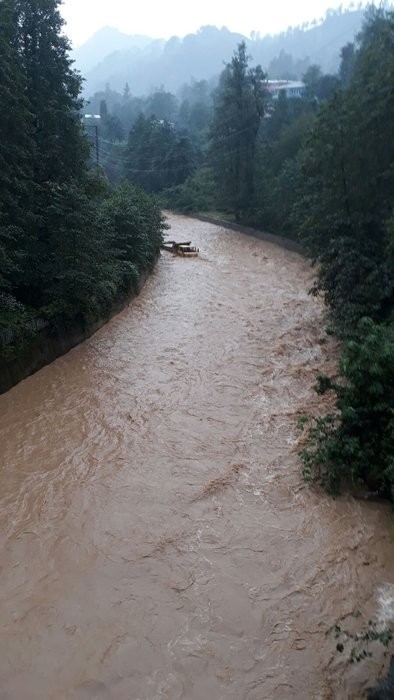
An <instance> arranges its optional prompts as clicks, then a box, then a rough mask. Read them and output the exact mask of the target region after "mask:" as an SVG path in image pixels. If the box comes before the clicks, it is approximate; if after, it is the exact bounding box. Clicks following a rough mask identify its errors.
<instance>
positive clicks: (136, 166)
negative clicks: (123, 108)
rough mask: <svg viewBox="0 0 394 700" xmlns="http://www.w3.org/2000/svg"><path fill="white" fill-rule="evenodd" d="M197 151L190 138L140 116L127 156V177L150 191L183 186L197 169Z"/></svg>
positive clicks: (131, 132) (125, 172)
mask: <svg viewBox="0 0 394 700" xmlns="http://www.w3.org/2000/svg"><path fill="white" fill-rule="evenodd" d="M194 157H195V156H194V149H193V146H192V144H191V142H190V140H189V139H188V137H187V136H184V135H180V134H179V133H177V131H176V130H175V128H174V126H173V125H172V124H171V123H170V122H168V121H166V120H164V121H161V120H158V119H156V117H153V116H151V117H148V118H146V117H144V115H143V114H140V116H139V117H138V119H137V121H136V122H135V124H134V126H133V127H132V129H131V131H130V134H129V140H128V144H127V148H126V152H125V156H124V174H125V176H126V177H127V178H128V179H129V180H130V181H131V182H134V183H135V184H137V185H140V186H141V187H143V188H144V189H145V190H146V191H147V192H159V191H160V190H162V189H163V188H165V187H172V186H175V185H178V184H181V183H182V182H184V181H185V180H186V178H187V177H188V176H189V175H190V174H191V172H192V171H193V169H194Z"/></svg>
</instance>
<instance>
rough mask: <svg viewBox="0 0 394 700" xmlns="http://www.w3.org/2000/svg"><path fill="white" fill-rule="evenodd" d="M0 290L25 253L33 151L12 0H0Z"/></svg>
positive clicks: (30, 117) (30, 119)
mask: <svg viewBox="0 0 394 700" xmlns="http://www.w3.org/2000/svg"><path fill="white" fill-rule="evenodd" d="M0 85H1V109H0V134H1V139H0V291H1V290H3V292H4V290H5V289H8V290H10V289H11V288H12V276H13V274H14V273H15V270H16V269H17V267H18V260H19V258H20V256H21V255H22V253H23V243H22V238H23V231H22V227H23V225H24V223H25V222H26V216H27V212H26V206H25V203H26V198H27V196H28V192H29V185H30V181H31V176H32V173H31V160H32V158H33V155H34V144H33V140H32V127H33V124H32V114H31V113H30V111H29V101H28V99H27V98H26V94H25V89H24V88H25V80H24V76H23V71H22V66H21V61H20V55H19V53H18V50H17V14H16V13H15V4H14V2H12V0H4V1H3V2H1V3H0Z"/></svg>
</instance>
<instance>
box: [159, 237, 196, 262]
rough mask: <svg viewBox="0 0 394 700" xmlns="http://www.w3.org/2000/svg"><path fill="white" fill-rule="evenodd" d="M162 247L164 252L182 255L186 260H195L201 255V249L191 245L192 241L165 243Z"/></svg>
mask: <svg viewBox="0 0 394 700" xmlns="http://www.w3.org/2000/svg"><path fill="white" fill-rule="evenodd" d="M161 247H162V248H163V249H164V250H168V251H169V252H170V253H173V255H180V256H181V257H185V258H195V257H197V255H198V253H199V249H198V248H196V246H194V245H191V241H182V242H179V243H178V242H177V241H165V242H164V243H162V245H161Z"/></svg>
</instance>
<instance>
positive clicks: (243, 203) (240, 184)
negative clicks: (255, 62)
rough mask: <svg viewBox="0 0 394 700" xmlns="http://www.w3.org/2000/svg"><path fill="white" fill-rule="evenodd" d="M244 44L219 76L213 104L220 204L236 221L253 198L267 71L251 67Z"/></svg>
mask: <svg viewBox="0 0 394 700" xmlns="http://www.w3.org/2000/svg"><path fill="white" fill-rule="evenodd" d="M249 60H250V59H249V57H248V56H247V53H246V45H245V43H241V44H239V46H238V49H237V51H236V52H235V53H234V56H233V58H232V60H231V62H230V63H228V64H227V66H226V68H225V70H224V71H223V73H222V75H221V79H220V85H219V88H218V90H217V93H216V98H215V103H214V116H213V122H212V127H211V149H210V158H211V163H212V167H213V170H214V174H215V177H216V181H217V186H218V189H219V191H220V192H221V199H222V201H221V205H222V206H223V207H224V208H226V209H228V210H229V211H232V212H233V213H234V214H235V217H236V219H237V220H239V219H240V218H241V216H242V215H243V214H244V213H245V212H247V211H248V210H250V208H251V206H252V202H253V198H254V168H255V150H256V139H257V134H258V131H259V126H260V122H261V119H262V117H263V115H264V107H265V90H264V80H265V77H266V76H265V74H264V73H263V71H262V69H261V67H260V66H257V67H256V68H249V67H248V66H249Z"/></svg>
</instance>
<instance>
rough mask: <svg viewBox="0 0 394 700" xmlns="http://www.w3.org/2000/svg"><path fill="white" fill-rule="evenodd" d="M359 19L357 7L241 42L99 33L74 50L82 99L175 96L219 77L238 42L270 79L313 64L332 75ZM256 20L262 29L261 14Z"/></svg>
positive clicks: (207, 33)
mask: <svg viewBox="0 0 394 700" xmlns="http://www.w3.org/2000/svg"><path fill="white" fill-rule="evenodd" d="M362 17H363V10H362V7H361V3H359V4H358V6H357V7H355V6H353V7H351V8H350V9H346V8H345V9H344V8H342V7H339V8H338V9H335V10H334V9H329V10H327V12H326V14H325V16H323V17H316V19H315V20H314V21H313V22H310V23H306V22H305V23H304V24H303V25H301V26H299V27H289V28H288V29H287V30H286V31H284V32H281V33H280V34H276V35H265V36H264V35H260V33H259V32H256V31H254V32H251V36H250V37H246V36H243V35H242V34H239V33H236V32H231V31H229V30H228V29H227V28H226V27H221V28H218V27H215V26H210V25H208V26H203V27H201V28H200V29H199V30H198V31H196V32H195V33H193V34H188V35H187V36H185V37H183V38H180V37H177V36H173V37H171V38H170V39H169V40H168V41H164V40H159V39H156V40H153V39H149V38H148V37H140V36H127V35H126V34H122V33H121V32H119V31H117V30H114V29H110V28H109V27H104V28H103V29H101V30H100V31H99V32H98V33H97V34H95V35H94V36H93V37H91V39H89V40H88V41H87V42H86V43H85V44H84V45H83V46H82V47H80V48H79V49H76V50H75V52H74V57H75V60H76V66H77V68H78V69H79V70H81V72H82V74H83V76H84V78H85V83H84V96H86V97H89V96H90V95H92V94H93V93H95V92H98V91H101V90H104V89H105V85H106V83H110V85H111V88H112V90H114V91H116V92H122V90H123V87H124V85H125V83H126V82H128V83H129V85H130V88H131V92H132V94H133V95H134V96H141V95H146V94H148V93H149V92H151V91H152V87H155V86H157V87H159V86H163V89H164V90H166V91H170V92H173V93H175V94H178V92H179V90H180V88H181V86H182V85H183V84H185V83H189V82H190V79H191V76H193V77H194V78H195V80H196V81H197V82H199V81H200V80H210V79H211V78H212V76H219V74H220V73H221V71H222V70H223V62H224V61H225V62H227V61H229V60H230V59H231V55H232V53H233V51H234V47H235V46H237V44H239V43H241V42H242V41H244V42H245V44H246V47H247V50H248V52H249V53H251V54H252V56H253V59H254V61H255V62H256V63H258V64H261V65H262V66H263V67H264V68H265V69H266V70H267V72H268V75H269V77H270V78H273V79H275V78H278V77H283V78H287V79H290V80H295V79H300V78H301V75H302V74H303V73H305V71H306V70H307V69H308V68H309V66H310V65H312V64H318V65H320V66H321V67H322V70H323V72H324V73H332V72H336V71H337V70H338V65H339V51H340V48H341V46H342V45H343V44H346V43H347V42H351V41H353V40H354V36H355V35H356V34H357V32H358V31H359V30H360V28H361V23H362ZM261 19H262V22H263V26H262V29H264V12H262V14H261Z"/></svg>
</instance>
